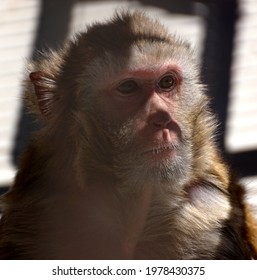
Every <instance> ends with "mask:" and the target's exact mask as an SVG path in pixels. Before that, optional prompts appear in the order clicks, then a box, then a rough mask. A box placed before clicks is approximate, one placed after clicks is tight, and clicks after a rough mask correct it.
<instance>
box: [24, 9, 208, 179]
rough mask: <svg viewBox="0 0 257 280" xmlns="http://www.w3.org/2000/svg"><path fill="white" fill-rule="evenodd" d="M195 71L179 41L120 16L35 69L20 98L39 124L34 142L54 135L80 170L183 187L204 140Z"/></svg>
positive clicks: (145, 22)
mask: <svg viewBox="0 0 257 280" xmlns="http://www.w3.org/2000/svg"><path fill="white" fill-rule="evenodd" d="M198 72H199V71H198V67H197V65H196V63H195V61H194V56H193V53H192V51H191V49H190V47H189V45H188V44H187V43H186V42H184V41H183V40H181V39H178V38H177V37H175V36H172V35H170V34H169V33H168V31H167V30H166V29H165V28H164V27H163V26H162V25H161V24H160V23H158V22H157V21H155V20H152V19H149V18H148V17H146V16H144V15H143V14H141V13H133V14H129V13H124V14H119V15H116V16H115V17H114V19H113V20H112V21H110V22H107V23H103V24H94V25H92V26H90V27H89V28H88V30H87V31H86V32H85V33H81V34H79V35H78V36H77V38H76V39H75V40H74V41H73V42H70V43H68V44H67V45H66V46H65V47H64V49H63V50H62V51H60V52H59V53H49V54H48V55H47V56H46V58H45V59H43V60H42V61H40V62H39V63H35V64H34V66H33V69H32V73H31V74H30V78H31V81H32V83H33V84H34V90H33V91H31V90H30V92H29V93H28V94H27V99H28V100H29V102H30V103H32V107H33V109H34V111H35V110H36V111H37V112H38V113H39V114H40V115H42V116H43V118H44V122H45V129H44V130H43V131H44V132H43V133H42V134H41V136H42V135H43V136H42V137H44V135H49V134H55V135H57V134H58V133H60V131H62V132H61V135H62V137H64V138H67V139H68V138H69V139H71V142H72V141H73V142H74V143H75V146H76V150H77V153H78V157H79V158H80V161H82V162H84V164H85V166H87V165H88V166H91V167H92V166H93V167H92V169H93V168H96V169H105V170H108V169H110V170H112V172H113V171H115V174H117V176H118V177H121V178H129V180H131V183H135V182H136V181H137V180H138V178H144V179H143V180H150V181H159V182H160V181H161V182H166V181H169V182H171V181H172V182H176V181H177V179H178V177H179V178H180V182H181V183H183V178H188V177H190V176H188V175H190V172H191V169H192V168H195V165H196V163H195V160H196V159H197V158H198V157H199V158H200V157H201V156H202V153H203V150H202V147H204V146H206V145H211V142H212V139H211V134H212V126H213V121H212V118H211V116H210V114H209V113H208V112H207V107H206V106H207V105H206V104H207V101H206V98H205V97H204V94H203V91H204V87H203V85H202V84H201V83H200V82H199V77H198ZM35 93H36V94H35ZM33 94H34V96H33ZM203 134H206V135H207V136H206V135H205V136H204V139H208V141H209V143H204V142H203V141H205V140H203V137H202V136H203ZM63 141H64V140H63ZM208 141H207V142H208ZM205 142H206V141H205ZM67 149H69V147H68V146H67ZM200 150H201V151H200ZM193 159H194V160H193ZM202 164H203V165H204V164H208V163H207V162H204V161H203V163H202ZM181 178H182V180H181ZM141 180H142V179H141Z"/></svg>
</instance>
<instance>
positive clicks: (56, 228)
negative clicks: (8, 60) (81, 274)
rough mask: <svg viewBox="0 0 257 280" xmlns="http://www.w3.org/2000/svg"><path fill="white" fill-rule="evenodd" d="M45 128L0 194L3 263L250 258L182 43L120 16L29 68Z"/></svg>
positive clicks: (134, 17) (236, 191)
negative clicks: (10, 182)
mask: <svg viewBox="0 0 257 280" xmlns="http://www.w3.org/2000/svg"><path fill="white" fill-rule="evenodd" d="M28 72H29V73H28V78H26V79H25V82H24V87H25V89H26V94H25V97H24V98H25V101H26V104H27V107H28V108H29V111H30V112H31V113H33V114H35V115H36V116H37V119H38V120H40V123H41V124H42V128H41V129H40V130H39V131H37V132H36V133H35V134H34V136H33V140H32V141H31V143H30V144H29V145H28V147H27V149H26V151H25V152H24V155H23V156H22V158H21V161H20V165H19V169H18V172H17V175H16V178H15V182H14V185H13V187H12V188H11V190H10V191H9V192H8V193H7V194H5V195H4V196H3V197H2V199H1V207H2V209H3V216H2V218H1V223H0V258H1V259H135V260H137V259H177V260H182V259H187V260H193V259H214V260H215V259H254V258H256V257H257V230H256V221H255V218H254V215H253V212H252V211H251V209H250V206H249V205H247V204H246V203H245V191H244V188H243V186H241V185H240V184H239V183H238V180H237V179H236V178H235V176H234V175H233V172H232V171H231V168H230V167H229V165H228V164H227V163H226V162H225V160H224V159H223V156H222V154H221V152H220V151H219V149H218V148H217V147H218V146H217V143H216V140H215V135H216V130H217V125H218V124H217V121H216V117H215V114H214V113H213V112H212V111H211V109H210V105H209V104H210V100H209V98H208V97H207V95H206V91H207V88H206V86H205V85H204V84H203V83H202V81H201V77H200V73H199V65H198V63H197V61H196V58H195V54H194V50H193V49H192V47H191V46H190V44H189V43H188V42H187V41H186V40H184V39H182V38H180V37H179V36H178V35H173V34H170V32H169V31H168V29H167V28H166V27H165V26H163V25H162V24H161V23H160V22H159V21H158V20H156V19H153V18H151V17H149V16H148V15H146V14H144V13H142V12H137V11H135V12H129V11H123V12H116V13H115V15H114V16H113V17H112V18H111V19H110V20H108V21H105V22H97V23H94V24H92V25H91V26H88V27H87V29H86V30H85V31H84V32H81V33H79V34H77V35H76V37H75V38H74V39H72V40H68V42H66V43H65V44H64V46H63V47H62V48H61V49H60V50H59V51H57V52H54V51H51V50H48V51H46V52H44V53H41V54H39V57H38V59H37V60H35V61H32V62H30V63H29V66H28Z"/></svg>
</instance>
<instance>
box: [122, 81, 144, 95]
mask: <svg viewBox="0 0 257 280" xmlns="http://www.w3.org/2000/svg"><path fill="white" fill-rule="evenodd" d="M138 89H139V86H138V84H137V83H136V82H135V81H133V80H127V81H125V82H123V83H121V84H120V85H119V86H118V87H117V90H118V91H119V92H120V93H122V94H123V95H129V94H132V93H134V92H135V91H137V90H138Z"/></svg>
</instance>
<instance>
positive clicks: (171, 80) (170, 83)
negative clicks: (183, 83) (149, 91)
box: [158, 74, 176, 91]
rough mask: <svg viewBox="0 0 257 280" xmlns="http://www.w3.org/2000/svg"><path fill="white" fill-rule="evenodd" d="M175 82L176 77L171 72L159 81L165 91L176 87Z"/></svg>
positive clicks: (160, 86)
mask: <svg viewBox="0 0 257 280" xmlns="http://www.w3.org/2000/svg"><path fill="white" fill-rule="evenodd" d="M175 84H176V79H175V77H174V75H171V74H169V75H166V76H164V77H162V78H161V79H160V81H159V82H158V87H159V88H160V89H162V90H164V91H169V90H172V89H173V88H174V86H175Z"/></svg>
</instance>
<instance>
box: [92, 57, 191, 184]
mask: <svg viewBox="0 0 257 280" xmlns="http://www.w3.org/2000/svg"><path fill="white" fill-rule="evenodd" d="M141 65H143V63H142V64H141ZM102 77H104V75H103V76H102ZM103 79H104V78H103ZM183 79H184V77H183V73H182V69H181V68H180V67H179V66H178V65H176V64H175V63H165V62H164V63H163V62H161V63H158V64H155V65H154V64H150V65H149V64H145V65H143V67H142V66H137V65H136V67H135V64H134V63H133V67H128V68H127V69H123V70H122V71H119V72H118V73H115V75H113V76H112V77H111V78H110V77H109V78H108V80H107V79H106V80H107V81H104V82H103V84H104V87H103V88H101V89H99V90H98V91H97V93H95V95H93V97H92V100H91V101H90V102H91V103H92V104H94V105H93V106H92V108H93V110H92V112H91V116H92V115H93V118H91V119H92V121H93V122H94V120H95V121H96V122H97V123H98V124H100V129H99V130H98V131H97V134H98V136H97V137H96V139H99V140H98V143H99V142H101V144H98V145H97V149H98V151H99V146H103V142H104V143H105V144H106V143H107V145H106V146H105V149H104V150H105V151H106V155H105V158H106V157H108V158H109V159H110V164H112V165H113V166H115V168H118V169H120V170H126V171H128V170H129V171H130V172H131V171H132V170H133V171H134V173H135V172H140V173H141V175H142V172H145V173H146V174H151V177H153V174H156V176H154V177H158V178H159V179H160V177H161V179H167V178H168V179H169V180H170V179H171V178H172V179H175V178H176V177H177V176H178V174H179V176H181V175H182V174H184V172H185V170H187V172H189V170H190V168H188V166H189V165H190V164H189V162H190V157H191V152H190V144H189V143H188V141H187V139H189V138H190V137H189V135H188V134H190V133H191V132H189V131H188V129H187V130H185V129H184V127H187V128H188V124H187V123H188V115H187V113H189V111H190V110H189V109H185V108H184V107H185V106H187V104H183V100H184V99H185V96H183V95H184V92H183V91H184V90H185V85H184V84H183ZM187 111H188V112H187ZM185 113H186V114H185ZM185 115H187V117H186V118H185ZM97 127H99V126H98V125H97ZM95 133H96V130H95ZM94 137H95V135H94ZM131 176H132V175H131ZM133 176H135V174H133Z"/></svg>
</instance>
